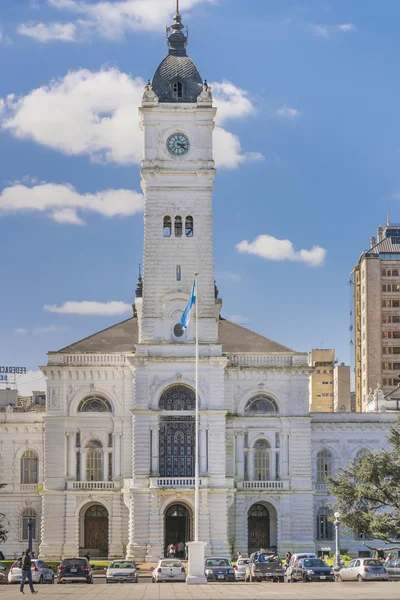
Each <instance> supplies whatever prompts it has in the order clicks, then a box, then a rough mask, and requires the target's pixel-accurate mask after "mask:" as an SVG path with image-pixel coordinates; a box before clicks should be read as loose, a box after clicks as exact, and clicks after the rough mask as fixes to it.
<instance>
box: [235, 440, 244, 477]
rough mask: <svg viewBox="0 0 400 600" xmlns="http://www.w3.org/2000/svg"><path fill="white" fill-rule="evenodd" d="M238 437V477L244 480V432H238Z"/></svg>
mask: <svg viewBox="0 0 400 600" xmlns="http://www.w3.org/2000/svg"><path fill="white" fill-rule="evenodd" d="M235 436H236V444H235V445H236V476H237V478H238V480H239V481H243V480H244V431H237V432H236V433H235Z"/></svg>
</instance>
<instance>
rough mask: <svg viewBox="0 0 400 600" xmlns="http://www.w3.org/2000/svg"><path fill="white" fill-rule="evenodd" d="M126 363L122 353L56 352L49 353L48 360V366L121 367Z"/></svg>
mask: <svg viewBox="0 0 400 600" xmlns="http://www.w3.org/2000/svg"><path fill="white" fill-rule="evenodd" d="M126 364H127V362H126V356H125V355H124V354H59V353H57V352H55V353H49V362H48V366H49V367H51V366H53V365H71V366H78V367H79V366H85V367H105V366H112V367H114V366H118V367H121V366H124V365H126Z"/></svg>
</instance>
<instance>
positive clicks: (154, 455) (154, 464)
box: [150, 425, 160, 477]
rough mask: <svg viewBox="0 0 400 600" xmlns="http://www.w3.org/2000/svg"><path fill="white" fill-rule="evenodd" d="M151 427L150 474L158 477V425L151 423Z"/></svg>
mask: <svg viewBox="0 0 400 600" xmlns="http://www.w3.org/2000/svg"><path fill="white" fill-rule="evenodd" d="M150 429H151V474H152V475H153V477H158V476H159V474H160V464H159V460H158V452H159V436H160V427H159V425H153V426H152V427H150Z"/></svg>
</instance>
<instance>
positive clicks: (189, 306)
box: [179, 278, 197, 329]
mask: <svg viewBox="0 0 400 600" xmlns="http://www.w3.org/2000/svg"><path fill="white" fill-rule="evenodd" d="M196 294H197V292H196V278H194V281H193V287H192V293H191V294H190V298H189V302H188V303H187V306H186V308H185V312H184V313H183V315H182V317H181V320H180V321H179V323H180V324H181V326H182V329H187V328H188V327H189V323H190V315H191V313H192V308H193V305H194V304H196Z"/></svg>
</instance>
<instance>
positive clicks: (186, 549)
mask: <svg viewBox="0 0 400 600" xmlns="http://www.w3.org/2000/svg"><path fill="white" fill-rule="evenodd" d="M188 556H189V546H188V545H187V543H186V544H185V560H187V559H188Z"/></svg>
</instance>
